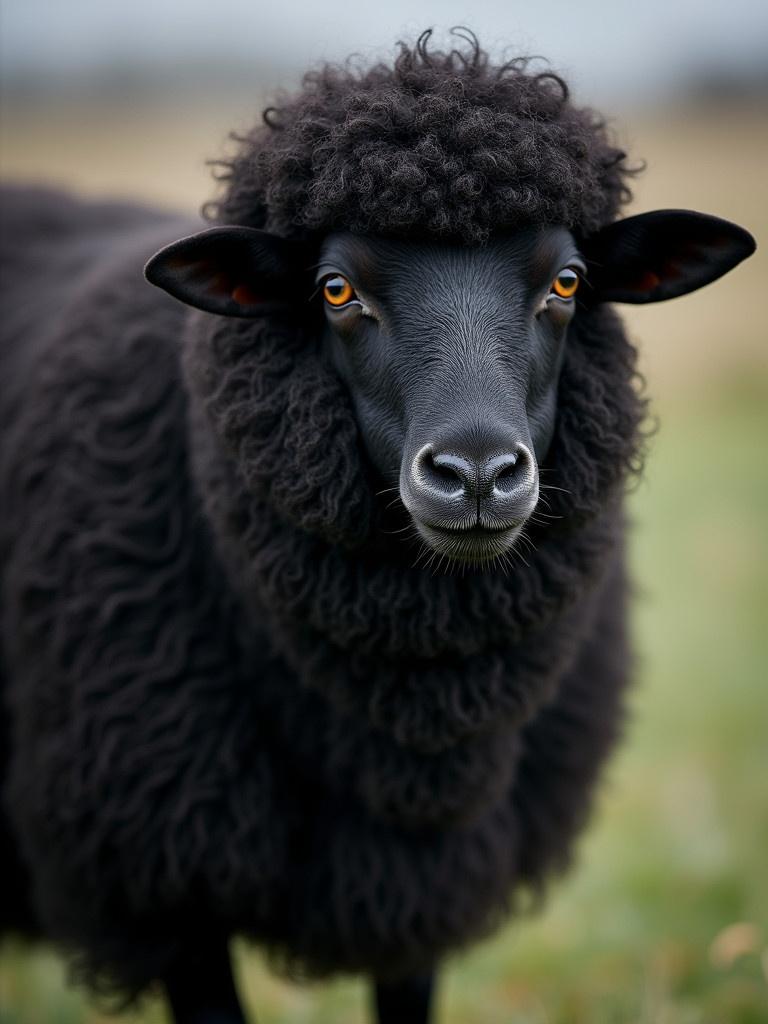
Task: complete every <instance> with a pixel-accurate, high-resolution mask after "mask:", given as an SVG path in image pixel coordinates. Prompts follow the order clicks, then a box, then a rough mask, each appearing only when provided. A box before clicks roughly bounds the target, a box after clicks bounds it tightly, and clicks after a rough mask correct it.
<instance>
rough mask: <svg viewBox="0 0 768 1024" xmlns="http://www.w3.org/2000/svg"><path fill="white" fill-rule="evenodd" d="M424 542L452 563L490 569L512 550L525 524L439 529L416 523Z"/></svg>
mask: <svg viewBox="0 0 768 1024" xmlns="http://www.w3.org/2000/svg"><path fill="white" fill-rule="evenodd" d="M414 523H415V526H416V529H417V530H418V532H419V535H420V536H421V538H422V540H424V541H425V542H426V544H427V546H428V547H429V548H431V549H432V551H433V552H435V554H437V555H442V556H443V557H444V558H447V559H448V560H449V562H452V563H458V564H460V565H473V566H476V567H479V568H490V567H492V563H493V562H495V561H497V560H500V559H502V558H503V556H504V555H505V554H506V553H507V552H509V551H511V550H512V548H513V546H514V544H515V541H516V540H517V538H518V537H519V536H520V534H521V532H522V529H523V523H515V524H513V525H511V526H500V527H486V526H481V525H480V524H476V525H474V526H470V527H464V528H461V527H453V528H451V527H445V526H436V525H434V524H432V523H425V522H422V521H419V520H414Z"/></svg>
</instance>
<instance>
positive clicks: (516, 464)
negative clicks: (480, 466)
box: [486, 445, 534, 495]
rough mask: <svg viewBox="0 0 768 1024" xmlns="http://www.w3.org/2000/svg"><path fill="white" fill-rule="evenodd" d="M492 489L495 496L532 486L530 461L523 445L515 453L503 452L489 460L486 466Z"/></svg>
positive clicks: (532, 475)
mask: <svg viewBox="0 0 768 1024" xmlns="http://www.w3.org/2000/svg"><path fill="white" fill-rule="evenodd" d="M486 473H487V474H488V477H490V480H491V483H492V488H493V490H494V491H495V492H496V493H497V494H503V495H508V494H512V493H513V492H516V491H519V490H521V489H522V488H525V487H530V486H532V485H533V481H534V474H533V473H532V459H531V456H530V454H529V452H528V449H527V448H526V447H525V446H524V445H518V446H517V449H516V451H514V452H505V453H504V454H503V455H498V456H496V458H494V459H491V460H490V462H488V463H487V465H486Z"/></svg>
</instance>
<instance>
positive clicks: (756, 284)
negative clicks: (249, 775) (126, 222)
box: [0, 0, 768, 1024]
mask: <svg viewBox="0 0 768 1024" xmlns="http://www.w3.org/2000/svg"><path fill="white" fill-rule="evenodd" d="M454 24H464V25H468V26H470V27H471V28H472V29H473V30H474V31H475V32H477V33H478V35H479V37H480V40H481V42H482V44H483V45H484V46H485V47H488V48H490V49H491V50H492V51H493V52H494V53H495V54H497V55H499V56H501V55H502V54H505V53H506V54H507V55H508V56H513V55H519V54H541V55H543V56H544V57H545V58H547V60H548V61H549V62H550V63H551V65H552V67H553V68H554V69H555V70H558V71H560V72H562V73H563V74H564V75H565V77H566V78H567V79H568V81H569V82H570V83H571V85H572V87H573V91H574V93H575V96H576V98H577V100H580V101H582V102H584V103H591V104H594V105H595V106H597V107H599V108H600V109H601V110H603V111H604V112H605V113H606V114H607V115H608V116H609V118H610V121H611V124H612V126H613V128H614V131H615V133H616V136H617V137H618V139H619V140H620V141H621V142H622V143H623V145H624V146H625V148H627V149H628V150H629V152H630V154H631V155H632V156H633V157H634V158H635V159H637V160H644V161H646V163H647V170H646V172H645V174H644V175H643V176H642V177H641V178H640V179H638V181H637V183H636V200H635V203H634V205H633V207H632V212H641V211H643V210H648V209H653V208H656V207H687V208H691V209H697V210H702V211H706V212H710V213H716V214H719V215H720V216H723V217H727V218H730V219H732V220H735V221H737V222H739V223H741V224H743V225H744V226H746V227H747V228H749V229H750V230H751V231H752V232H753V234H755V236H756V237H757V239H758V245H760V243H761V240H762V243H763V246H765V243H766V240H767V239H768V4H766V3H765V2H764V0H729V2H711V0H710V2H709V3H708V4H703V3H701V2H700V0H698V2H695V3H694V2H693V0H676V2H675V3H670V2H668V0H645V2H644V3H643V4H641V5H637V4H629V3H618V2H614V3H611V4H606V3H604V2H602V0H582V2H581V3H580V4H574V3H573V2H572V0H571V2H565V0H549V2H548V3H547V4H540V5H533V4H525V5H522V4H512V3H509V2H508V0H507V2H503V0H485V2H482V0H475V2H474V3H472V4H469V3H458V2H455V0H440V2H438V0H426V2H422V3H420V4H419V5H418V14H415V13H414V5H413V4H410V3H407V2H406V0H388V2H387V3H386V4H380V5H372V6H368V5H363V4H351V3H348V2H346V0H335V2H334V3H332V4H311V3H309V2H306V0H283V2H281V3H273V4H269V5H267V4H263V3H255V2H248V0H217V2H215V3H211V2H210V0H132V2H131V3H130V4H113V3H104V2H103V0H67V2H66V3H57V2H55V0H2V4H1V5H0V55H1V57H2V73H1V74H2V78H1V79H0V85H2V107H1V109H0V175H1V176H2V177H3V178H5V179H16V180H19V179H24V180H27V181H31V180H34V181H40V182H52V183H58V184H61V185H64V186H67V187H69V188H71V189H74V190H76V191H78V192H81V193H83V194H88V195H119V196H124V197H135V198H138V199H143V200H148V201H151V202H154V203H156V204H160V205H165V206H169V205H172V206H175V207H178V208H186V209H189V210H194V209H197V208H199V206H200V205H201V203H202V202H203V201H204V200H206V199H207V198H210V197H211V195H212V194H213V192H214V189H213V182H212V179H211V177H210V169H209V168H208V167H206V164H205V161H206V160H207V159H210V158H214V157H216V156H219V155H221V154H222V153H223V152H226V151H227V141H226V136H227V133H228V132H229V131H231V130H233V129H242V128H245V127H247V126H249V125H250V124H251V123H252V122H253V121H254V119H255V118H256V117H258V116H259V112H260V110H261V108H262V107H263V106H264V105H265V103H266V101H267V99H268V97H269V96H270V94H271V93H272V92H274V90H275V88H276V87H287V88H290V87H291V86H292V85H294V84H295V83H296V82H297V81H298V79H299V77H300V75H301V73H302V72H303V71H304V70H306V69H307V68H308V67H310V66H312V65H315V64H317V63H318V62H319V61H321V60H326V59H332V60H337V59H343V58H344V57H345V56H347V55H348V54H349V53H351V52H353V51H355V52H357V53H359V54H361V55H362V56H363V57H365V58H366V59H370V60H372V59H374V58H376V57H378V56H382V57H385V58H386V57H389V56H391V54H392V51H393V47H394V43H395V41H396V40H397V39H398V38H403V37H405V38H409V39H413V38H414V37H415V36H416V35H417V34H418V33H419V32H420V31H421V30H422V29H423V28H425V27H427V26H430V25H433V26H434V27H435V28H436V30H437V34H438V38H439V39H445V36H446V32H447V29H448V28H450V26H451V25H454ZM169 240H170V239H169ZM767 293H768V259H767V258H766V255H765V248H763V250H762V251H760V250H758V253H757V255H756V256H755V257H754V258H753V259H751V260H750V261H749V262H748V263H747V264H745V265H744V266H742V267H740V268H738V269H737V270H736V271H735V272H734V273H733V274H732V275H730V276H729V277H727V278H725V279H724V280H723V281H721V282H719V283H717V284H715V285H714V286H712V287H711V288H708V289H705V290H704V291H702V292H701V293H697V294H695V295H692V296H690V297H686V298H682V299H678V300H674V301H672V302H670V303H664V304H660V305H658V306H652V307H648V308H645V309H643V308H639V307H638V308H635V309H629V311H628V312H627V314H626V316H627V320H628V323H629V328H630V331H631V334H632V336H633V337H634V338H635V340H636V341H637V342H638V344H639V347H640V350H641V366H642V369H643V371H644V373H645V376H646V378H647V382H648V390H649V392H650V394H651V396H652V397H653V412H654V414H655V415H656V416H657V417H658V422H659V425H660V427H659V431H658V433H657V434H656V436H655V437H654V439H653V441H652V444H651V450H650V455H649V461H648V470H647V474H646V477H645V479H644V482H643V483H642V484H641V485H640V486H639V487H638V488H637V489H636V491H635V493H634V494H633V495H632V515H633V520H634V532H633V539H632V545H633V546H632V561H633V567H634V577H635V580H636V589H637V596H636V602H635V619H634V628H635V635H636V643H637V650H638V673H637V676H638V678H637V685H636V687H635V689H634V692H633V697H632V721H631V723H630V727H629V729H628V733H627V737H626V741H625V743H624V745H623V747H622V749H621V752H620V753H619V756H618V757H617V758H616V759H615V760H614V762H613V763H612V765H611V768H610V771H609V773H608V777H607V779H606V783H605V785H604V787H603V790H602V795H601V799H600V802H599V807H598V811H597V813H596V815H595V820H594V822H593V825H592V827H591V828H590V830H589V832H588V834H587V835H586V836H585V838H584V841H583V842H582V843H581V845H580V848H579V857H578V862H577V864H576V867H575V870H573V871H572V872H571V873H570V875H569V876H568V877H567V879H565V880H564V881H563V882H561V883H560V884H559V885H558V886H556V887H555V888H554V889H553V891H552V894H551V898H550V901H549V904H548V907H547V909H546V910H545V912H544V913H543V914H540V915H538V916H536V917H535V918H532V919H531V920H530V921H523V922H516V923H513V924H511V925H510V926H508V927H507V928H506V929H505V930H504V931H502V932H501V933H500V934H499V935H498V936H497V937H496V938H495V939H493V940H492V941H490V942H487V943H485V944H484V945H482V946H480V947H478V948H476V949H475V950H473V951H472V952H471V953H470V954H468V955H466V956H462V957H459V958H457V959H456V960H455V961H453V962H452V963H451V964H450V965H449V967H448V969H447V970H446V973H445V979H444V983H443V990H442V993H441V1004H442V1005H441V1012H442V1016H441V1018H440V1020H441V1021H444V1022H445V1024H463V1022H478V1024H765V1022H768V870H766V866H767V862H768V854H767V851H768V678H767V675H768V673H766V666H768V640H767V638H768V616H767V614H766V613H767V612H768V537H767V528H768V458H766V449H767V448H768V344H767V343H766V342H767V341H768V339H767V338H766V334H767V333H768V332H767V331H766V323H767V322H768V313H767V312H766V294H767ZM237 965H238V971H239V975H240V983H241V988H242V989H243V991H244V993H245V995H246V998H247V999H248V1001H249V1005H250V1006H251V1007H252V1009H253V1010H255V1011H257V1012H258V1020H259V1022H260V1024H282V1022H291V1024H298V1022H307V1024H309V1022H315V1021H316V1022H325V1024H331V1022H333V1024H354V1022H362V1021H363V1019H364V1008H365V999H366V996H365V992H364V988H363V985H362V983H360V982H357V981H340V982H338V983H334V984H332V985H328V986H322V987H317V988H311V989H302V988H296V987H291V986H289V985H287V984H284V983H283V982H281V981H279V980H275V979H274V978H272V977H271V976H270V975H269V974H268V972H267V970H266V968H265V967H264V965H263V964H262V962H261V960H260V958H259V956H258V953H257V952H254V951H253V950H251V949H247V948H245V947H241V946H238V947H237ZM106 1019H107V1018H106V1017H105V1016H104V1015H103V1014H101V1013H100V1012H99V1011H98V1010H97V1009H96V1008H95V1007H94V1006H93V1005H91V1004H89V1003H88V1002H87V1001H86V1000H85V998H84V997H83V996H82V995H81V994H78V993H76V992H73V991H72V990H68V989H67V987H66V979H65V974H64V969H63V967H62V965H61V963H60V961H59V960H58V959H57V957H56V956H55V954H53V953H52V952H50V951H46V950H42V951H41V950H37V951H29V950H27V949H24V948H22V947H21V946H18V945H14V944H9V945H7V946H6V947H4V948H3V950H2V952H0V1021H1V1022H2V1024H97V1022H102V1021H105V1020H106ZM127 1020H128V1021H131V1022H132V1024H138V1022H142V1024H149V1022H154V1024H161V1022H164V1021H165V1020H166V1017H165V1013H164V1009H163V1007H162V1004H161V1003H160V1001H159V1000H155V1001H153V1000H151V999H150V1000H148V1001H147V1003H146V1005H144V1006H143V1007H142V1008H141V1009H140V1011H138V1012H137V1013H135V1014H134V1015H133V1016H129V1017H128V1018H127Z"/></svg>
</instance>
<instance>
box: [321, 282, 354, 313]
mask: <svg viewBox="0 0 768 1024" xmlns="http://www.w3.org/2000/svg"><path fill="white" fill-rule="evenodd" d="M323 298H324V299H325V301H326V302H327V303H328V305H329V306H334V307H335V308H336V309H338V308H339V307H340V306H346V305H347V304H348V303H349V302H351V301H352V300H353V299H356V298H357V295H356V294H355V289H354V288H353V287H352V285H351V284H350V283H349V281H348V280H347V279H346V277H342V276H341V274H334V275H333V277H328V278H326V279H325V283H324V285H323Z"/></svg>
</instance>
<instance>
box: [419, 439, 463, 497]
mask: <svg viewBox="0 0 768 1024" xmlns="http://www.w3.org/2000/svg"><path fill="white" fill-rule="evenodd" d="M473 472H474V476H476V475H477V471H476V469H475V470H474V471H473V466H472V464H471V463H470V462H468V461H467V460H466V459H462V458H461V457H460V456H458V455H452V454H449V453H447V452H437V453H435V452H433V451H432V449H431V448H430V447H429V446H425V447H424V448H422V450H421V451H420V452H419V453H418V455H417V456H416V458H415V459H414V460H413V471H412V477H413V480H414V482H415V484H416V485H417V487H419V488H420V489H422V490H427V491H433V492H438V493H439V494H440V495H442V496H443V497H448V498H454V497H458V496H459V495H463V494H464V493H466V492H467V491H468V490H471V489H472V480H473Z"/></svg>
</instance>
